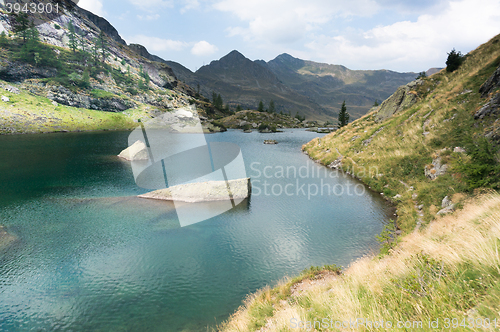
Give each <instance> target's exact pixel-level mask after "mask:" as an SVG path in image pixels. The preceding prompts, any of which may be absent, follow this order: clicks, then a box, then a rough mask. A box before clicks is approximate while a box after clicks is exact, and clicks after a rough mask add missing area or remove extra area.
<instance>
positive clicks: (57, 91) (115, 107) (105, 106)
mask: <svg viewBox="0 0 500 332" xmlns="http://www.w3.org/2000/svg"><path fill="white" fill-rule="evenodd" d="M47 98H49V99H51V100H53V101H55V102H58V103H59V104H63V105H66V106H72V107H78V108H87V109H94V110H99V111H105V112H123V111H125V110H127V109H129V108H132V107H133V106H134V105H133V104H132V103H131V102H129V101H127V100H123V99H120V98H118V97H116V98H92V97H89V96H86V95H81V94H76V93H73V92H72V91H71V90H69V89H67V88H65V87H62V86H52V87H50V88H49V89H48V92H47Z"/></svg>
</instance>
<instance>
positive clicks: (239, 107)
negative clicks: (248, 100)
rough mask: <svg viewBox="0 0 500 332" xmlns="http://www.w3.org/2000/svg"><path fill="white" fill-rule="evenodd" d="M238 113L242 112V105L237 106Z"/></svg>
mask: <svg viewBox="0 0 500 332" xmlns="http://www.w3.org/2000/svg"><path fill="white" fill-rule="evenodd" d="M236 112H241V105H240V104H238V106H236Z"/></svg>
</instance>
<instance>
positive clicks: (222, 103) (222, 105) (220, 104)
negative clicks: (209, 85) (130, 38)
mask: <svg viewBox="0 0 500 332" xmlns="http://www.w3.org/2000/svg"><path fill="white" fill-rule="evenodd" d="M216 107H217V108H218V109H219V110H222V109H223V108H224V102H223V101H222V97H221V95H220V93H219V94H218V95H217V106H216Z"/></svg>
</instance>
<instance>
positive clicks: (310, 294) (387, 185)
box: [220, 35, 500, 331]
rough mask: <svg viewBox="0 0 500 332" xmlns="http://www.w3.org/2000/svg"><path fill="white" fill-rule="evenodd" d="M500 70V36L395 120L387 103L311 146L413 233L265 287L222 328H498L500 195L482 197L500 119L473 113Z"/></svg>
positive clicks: (490, 181)
mask: <svg viewBox="0 0 500 332" xmlns="http://www.w3.org/2000/svg"><path fill="white" fill-rule="evenodd" d="M499 66H500V35H499V36H496V37H495V38H493V39H492V40H490V41H489V42H488V43H486V44H484V45H481V46H480V47H479V48H478V49H476V50H474V51H472V52H470V53H469V54H468V55H467V57H466V58H465V61H464V62H463V64H462V66H461V67H460V68H459V69H458V70H456V71H454V72H452V73H449V72H446V71H445V70H443V71H440V72H439V73H436V74H434V75H432V76H431V77H428V78H426V79H424V80H423V81H422V82H420V83H417V84H413V85H411V87H408V88H407V90H406V93H407V94H410V95H413V96H416V99H415V100H416V102H414V103H413V104H410V105H409V106H408V105H407V107H402V108H400V109H398V108H395V109H396V113H395V114H394V115H392V116H390V117H388V118H387V117H386V116H378V115H379V113H380V114H382V113H383V114H387V109H383V108H384V107H385V108H387V107H389V106H390V104H391V103H389V102H388V103H385V105H384V104H382V105H381V107H379V108H377V109H374V110H373V111H372V112H371V113H369V114H367V115H366V116H364V117H362V118H360V119H358V120H356V121H354V122H353V123H351V124H349V125H348V126H346V127H344V128H342V129H340V130H338V131H337V132H335V133H332V134H330V135H327V136H325V137H323V138H318V139H315V140H313V141H311V142H309V143H308V144H306V145H304V147H303V150H304V151H305V152H306V153H308V154H309V156H310V157H311V158H313V159H315V160H318V161H319V162H321V163H322V164H324V165H326V166H330V167H340V168H342V170H344V171H345V172H348V173H349V174H351V175H352V176H354V177H357V178H359V179H361V180H362V181H363V182H365V183H366V184H368V185H369V186H370V187H371V188H372V189H374V190H375V191H377V192H379V193H380V194H381V195H384V196H385V197H387V199H388V200H390V201H392V202H393V203H394V204H395V206H396V208H397V213H398V219H397V224H398V227H399V228H400V229H401V231H402V234H403V235H404V236H402V237H398V238H397V240H396V242H394V241H391V240H390V239H391V238H393V237H394V230H389V229H388V230H386V232H384V233H385V234H382V235H383V236H382V238H385V239H386V240H388V241H385V244H384V246H383V248H382V250H381V255H380V256H379V257H377V258H373V257H366V258H363V259H361V260H359V261H357V262H354V263H353V264H352V265H351V266H350V267H349V268H348V269H347V270H345V271H343V272H342V273H339V270H338V269H337V268H336V267H332V266H329V267H326V268H312V269H310V270H308V271H305V272H304V274H303V275H301V276H299V277H296V278H294V279H291V280H287V281H284V282H282V283H280V284H279V285H278V286H276V287H275V288H273V289H270V288H268V289H264V290H261V291H260V292H258V293H257V294H254V295H252V296H251V297H249V299H248V300H247V301H246V302H245V304H244V305H243V306H242V307H241V308H240V310H239V311H238V312H236V313H235V314H234V315H233V316H232V317H231V319H230V320H229V321H228V322H226V323H224V324H222V325H221V326H220V329H221V330H223V331H254V330H261V331H294V330H297V328H299V327H306V328H307V327H311V330H318V331H331V330H353V329H356V330H377V328H375V327H374V326H373V325H372V327H371V328H370V327H369V326H368V325H367V324H366V321H365V324H364V325H361V321H358V322H359V324H358V325H354V326H353V325H349V326H347V327H345V326H344V328H339V327H338V326H337V328H335V326H333V327H332V326H331V325H326V324H331V323H332V322H333V323H334V324H335V322H336V321H340V322H342V321H348V322H349V320H351V321H353V320H356V319H357V318H363V319H365V320H369V321H371V322H375V321H377V322H379V323H380V321H381V320H383V321H384V322H385V323H384V324H387V321H390V322H391V323H392V326H393V327H397V326H396V325H397V323H398V322H399V321H401V322H402V324H405V323H406V322H409V323H407V324H410V325H409V326H410V327H408V325H407V326H406V329H407V330H411V329H417V328H419V327H420V326H419V322H422V328H423V330H431V329H432V327H434V326H435V325H436V324H438V327H437V328H438V329H439V330H442V329H447V328H454V329H455V330H459V331H460V330H474V331H475V330H480V329H481V326H483V327H484V325H483V324H484V323H485V322H486V320H485V319H489V324H490V325H489V327H488V328H484V330H498V329H499V328H500V324H499V320H500V285H499V281H500V255H499V251H498V250H499V246H500V214H499V213H500V195H499V194H498V193H496V192H495V191H489V192H487V193H483V194H479V193H480V192H481V190H484V189H481V188H485V187H486V188H493V189H498V188H499V183H500V180H499V179H500V168H499V166H498V153H497V151H498V148H499V146H498V140H497V139H496V138H497V137H500V136H499V135H498V127H497V125H496V123H497V116H498V114H496V113H495V112H493V113H492V114H490V115H489V116H486V117H484V118H482V119H480V118H477V116H476V118H477V119H475V117H474V115H475V114H476V113H477V112H478V110H480V109H481V108H482V107H483V106H484V105H485V104H487V103H488V102H489V101H490V100H492V99H494V98H496V97H494V96H498V95H499V93H500V87H499V86H498V85H497V86H496V87H495V88H493V90H492V91H490V93H489V94H487V95H484V96H482V95H481V93H480V92H479V89H480V87H481V85H482V84H483V83H484V82H485V81H486V80H487V79H488V78H489V77H490V76H492V74H493V73H494V72H495V70H496V69H497V68H498V67H499ZM377 119H381V120H377ZM383 119H385V120H383ZM457 147H458V149H457ZM487 190H492V189H487ZM445 197H448V198H447V199H445ZM447 200H451V202H448V203H446V201H447ZM451 203H453V205H451V206H450V204H451ZM445 207H447V208H445ZM443 208H444V209H443ZM439 210H442V211H441V212H440V213H438V211H439ZM453 210H456V211H455V212H454V213H453V214H449V213H451V212H453ZM332 263H335V262H332ZM322 318H327V320H325V321H322V322H321V323H324V324H323V325H321V323H320V322H318V321H321V320H322ZM445 318H449V321H447V320H445ZM330 319H331V320H330ZM438 319H439V322H438V323H432V324H434V325H431V326H429V325H428V324H431V322H435V321H436V320H438ZM495 319H496V321H494V320H495ZM315 320H316V323H314V321H315ZM299 322H302V323H299ZM307 322H309V323H307ZM308 324H309V325H308ZM315 324H316V325H315ZM349 324H350V323H349ZM493 324H496V328H493V327H494V325H493ZM478 325H481V326H478ZM402 327H403V328H404V326H402ZM385 328H387V325H384V328H382V327H379V330H380V329H385Z"/></svg>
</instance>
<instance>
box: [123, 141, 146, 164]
mask: <svg viewBox="0 0 500 332" xmlns="http://www.w3.org/2000/svg"><path fill="white" fill-rule="evenodd" d="M118 157H120V158H123V159H126V160H129V161H134V160H148V159H149V156H148V148H147V147H146V144H144V142H142V141H136V142H135V143H134V144H132V145H131V146H129V147H128V148H126V149H125V150H123V151H122V152H120V154H119V155H118Z"/></svg>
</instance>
